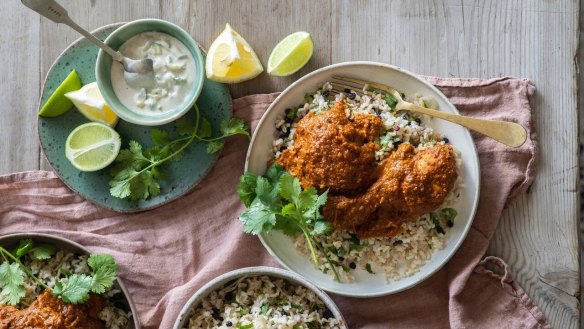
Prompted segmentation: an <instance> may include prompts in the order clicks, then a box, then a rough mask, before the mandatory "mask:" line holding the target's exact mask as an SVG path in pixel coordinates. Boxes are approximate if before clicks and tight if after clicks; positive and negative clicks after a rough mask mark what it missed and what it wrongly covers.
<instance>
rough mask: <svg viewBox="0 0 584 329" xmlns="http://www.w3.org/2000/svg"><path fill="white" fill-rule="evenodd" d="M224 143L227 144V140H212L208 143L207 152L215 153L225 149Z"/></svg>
mask: <svg viewBox="0 0 584 329" xmlns="http://www.w3.org/2000/svg"><path fill="white" fill-rule="evenodd" d="M224 145H225V142H224V141H222V140H220V141H211V142H209V143H207V153H209V154H215V153H217V152H219V151H221V150H222V149H223V146H224Z"/></svg>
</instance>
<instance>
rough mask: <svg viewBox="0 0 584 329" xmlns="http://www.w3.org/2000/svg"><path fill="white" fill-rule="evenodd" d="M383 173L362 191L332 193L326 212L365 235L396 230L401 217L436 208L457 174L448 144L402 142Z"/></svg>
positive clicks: (385, 163) (340, 224) (344, 226)
mask: <svg viewBox="0 0 584 329" xmlns="http://www.w3.org/2000/svg"><path fill="white" fill-rule="evenodd" d="M382 168H383V169H382V171H381V173H380V175H379V178H378V179H377V180H376V181H375V182H374V183H373V184H372V185H371V186H370V187H369V188H368V189H367V190H366V191H365V192H364V193H362V194H359V195H356V196H343V195H331V196H329V198H328V201H327V203H326V205H325V207H324V210H323V212H324V217H325V218H326V219H327V220H329V221H331V222H332V223H333V225H334V226H335V227H336V228H338V229H345V230H349V231H352V232H355V233H357V234H358V235H359V236H360V237H361V238H367V237H382V236H393V235H395V234H396V233H397V231H398V230H399V227H400V225H401V224H402V223H404V222H406V221H410V220H416V219H418V218H419V217H420V216H421V215H423V214H425V213H428V212H430V211H433V210H435V209H436V208H438V207H439V206H440V205H441V204H442V203H443V202H444V199H445V198H446V196H447V195H448V193H449V192H450V190H452V188H453V187H454V182H455V181H456V178H457V177H458V173H457V171H456V157H455V155H454V149H453V148H452V146H450V145H436V146H434V147H431V148H428V149H425V150H422V151H420V152H418V153H417V154H416V153H414V147H413V146H412V145H411V144H401V145H400V146H399V147H398V149H397V150H396V151H395V152H394V153H392V154H391V155H390V156H389V157H388V158H387V159H385V160H384V161H383V162H382Z"/></svg>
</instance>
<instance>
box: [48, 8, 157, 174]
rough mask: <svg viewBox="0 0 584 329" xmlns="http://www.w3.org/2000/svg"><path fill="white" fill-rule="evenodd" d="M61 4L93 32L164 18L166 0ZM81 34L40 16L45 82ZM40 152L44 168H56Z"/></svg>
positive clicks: (74, 18) (75, 19)
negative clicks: (64, 52)
mask: <svg viewBox="0 0 584 329" xmlns="http://www.w3.org/2000/svg"><path fill="white" fill-rule="evenodd" d="M59 3H60V4H61V5H62V6H63V7H64V8H66V9H67V11H68V12H69V16H70V17H71V18H72V19H73V20H74V21H76V22H77V23H78V24H79V25H81V26H82V27H84V28H86V29H87V30H90V31H91V30H95V29H97V28H99V27H101V26H104V25H107V24H112V23H117V22H128V21H131V20H135V19H139V18H148V17H160V16H161V4H162V1H158V0H149V1H139V0H131V1H114V0H108V1H96V0H91V1H75V0H61V1H59ZM80 37H81V35H80V34H79V33H77V32H76V31H74V30H73V29H71V28H69V27H68V26H65V25H62V24H55V23H53V22H52V21H50V20H48V19H46V18H44V17H43V18H41V19H40V38H41V45H40V59H41V60H40V75H41V77H42V79H43V81H44V79H45V77H46V75H47V72H48V71H49V69H50V68H51V65H53V62H54V61H55V60H56V59H57V58H58V56H59V55H60V54H61V52H62V51H63V49H65V48H66V47H67V46H68V45H69V44H71V43H72V42H73V41H75V40H77V39H79V38H80ZM40 154H41V155H40V168H41V169H43V170H52V168H51V166H50V165H49V163H48V161H47V160H46V158H45V156H44V155H43V154H42V150H41V151H40Z"/></svg>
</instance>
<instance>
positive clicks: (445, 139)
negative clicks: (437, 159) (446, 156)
mask: <svg viewBox="0 0 584 329" xmlns="http://www.w3.org/2000/svg"><path fill="white" fill-rule="evenodd" d="M442 141H443V142H444V144H448V143H450V140H449V139H448V138H446V137H444V138H442Z"/></svg>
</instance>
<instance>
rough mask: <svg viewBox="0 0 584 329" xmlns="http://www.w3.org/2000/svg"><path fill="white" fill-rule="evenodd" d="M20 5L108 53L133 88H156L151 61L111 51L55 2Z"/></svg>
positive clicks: (30, 0) (41, 0) (36, 0)
mask: <svg viewBox="0 0 584 329" xmlns="http://www.w3.org/2000/svg"><path fill="white" fill-rule="evenodd" d="M21 1H22V4H24V5H25V6H27V7H28V8H30V9H32V10H34V11H36V12H37V13H39V14H41V16H44V17H46V18H48V19H50V20H52V21H53V22H55V23H63V24H65V25H67V26H69V27H71V28H72V29H74V30H75V31H77V32H79V33H81V34H82V35H83V36H84V37H85V38H87V39H88V40H89V41H91V42H93V43H94V44H96V45H97V46H98V47H99V48H101V49H102V50H103V51H105V52H106V53H108V54H109V55H110V56H111V57H112V58H113V59H114V60H115V61H117V62H120V63H121V64H122V65H123V66H124V79H125V80H126V82H127V83H128V85H130V86H131V87H134V88H152V87H154V86H156V80H155V79H154V67H153V65H154V63H153V61H152V59H150V58H145V59H140V60H135V59H131V58H128V57H125V56H124V55H122V54H121V53H120V52H119V51H115V50H113V49H112V48H111V47H110V46H108V45H106V44H105V43H104V42H102V41H101V40H99V39H98V38H96V37H95V36H94V35H93V34H91V33H89V32H88V31H87V30H85V29H83V28H82V27H81V26H79V25H77V23H75V22H74V21H73V20H72V19H71V18H70V17H69V14H68V13H67V10H65V8H63V7H62V6H61V5H59V4H58V3H57V2H56V1H55V0H21Z"/></svg>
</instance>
